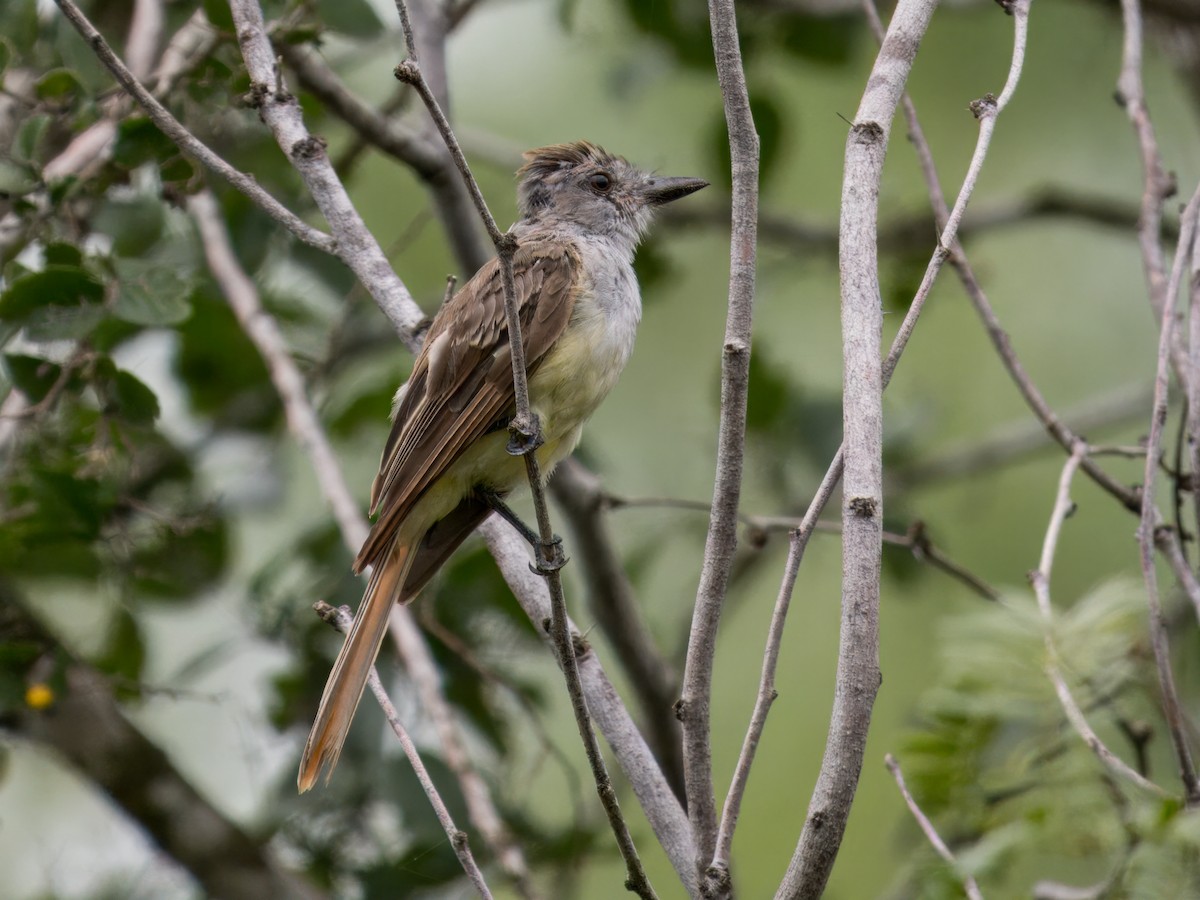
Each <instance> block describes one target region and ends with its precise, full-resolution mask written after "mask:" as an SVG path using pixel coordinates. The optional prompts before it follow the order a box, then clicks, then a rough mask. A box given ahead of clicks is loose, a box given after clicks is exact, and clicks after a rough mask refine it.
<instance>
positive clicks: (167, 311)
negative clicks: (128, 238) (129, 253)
mask: <svg viewBox="0 0 1200 900" xmlns="http://www.w3.org/2000/svg"><path fill="white" fill-rule="evenodd" d="M114 265H115V268H116V270H117V284H118V288H117V300H116V303H115V304H114V305H113V313H114V314H115V315H116V316H117V318H119V319H122V320H123V321H126V322H132V323H133V324H135V325H147V326H151V327H155V326H163V325H178V324H179V323H180V322H183V321H186V320H187V318H188V316H190V315H191V314H192V306H191V304H190V303H189V302H188V295H189V294H190V293H191V291H192V286H193V279H192V278H191V276H190V273H189V272H186V271H180V270H179V269H178V268H176V267H173V266H168V265H164V264H162V263H159V262H157V261H151V262H148V261H145V260H139V259H121V258H118V259H116V260H114Z"/></svg>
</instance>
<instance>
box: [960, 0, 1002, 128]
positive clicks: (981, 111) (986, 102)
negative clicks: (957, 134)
mask: <svg viewBox="0 0 1200 900" xmlns="http://www.w3.org/2000/svg"><path fill="white" fill-rule="evenodd" d="M998 2H999V0H998ZM1009 2H1010V4H1011V0H1009ZM1010 15H1011V13H1010ZM967 108H968V109H970V110H971V115H973V116H974V117H975V118H976V119H981V120H982V119H985V118H987V117H989V116H994V115H995V114H996V112H997V110H998V108H999V107H998V104H997V103H996V95H995V94H993V93H990V92H989V93H987V94H984V95H983V96H982V97H980V98H979V99H978V100H972V101H971V105H970V106H969V107H967Z"/></svg>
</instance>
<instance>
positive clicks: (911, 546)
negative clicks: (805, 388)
mask: <svg viewBox="0 0 1200 900" xmlns="http://www.w3.org/2000/svg"><path fill="white" fill-rule="evenodd" d="M1138 457H1139V458H1140V457H1141V450H1140V448H1139V452H1138ZM602 497H603V500H604V502H605V504H606V505H607V506H608V507H610V508H612V509H614V510H616V509H637V508H647V507H649V508H654V507H657V508H664V509H689V510H695V511H696V512H704V513H707V512H708V511H709V506H708V504H707V503H705V502H703V501H701V500H684V499H681V498H678V497H618V496H615V495H613V494H603V495H602ZM738 521H739V522H741V523H742V524H743V525H745V526H746V528H747V529H748V530H750V531H751V532H752V533H754V534H755V535H761V534H762V533H765V532H770V531H788V532H794V531H796V530H797V529H799V528H801V527H804V520H803V519H798V518H796V517H795V516H768V515H762V514H757V513H743V512H739V513H738ZM812 527H813V530H814V531H822V532H825V533H826V534H841V533H842V523H841V522H834V521H828V520H824V519H822V520H819V521H817V522H816V523H815V524H814V525H813V526H812ZM882 534H883V542H884V543H885V544H890V545H892V546H893V547H903V548H904V549H905V550H908V551H909V552H910V553H912V555H913V556H914V557H915V558H916V559H917V560H918V561H920V562H924V563H928V564H929V565H930V566H932V567H933V568H935V569H938V570H940V571H942V572H945V573H946V574H947V575H949V576H950V577H952V578H955V579H957V580H958V581H961V582H962V583H963V584H965V585H966V586H967V587H969V588H970V589H971V590H973V591H974V592H975V593H977V594H978V595H979V596H981V597H983V599H985V600H999V599H1000V592H999V591H998V590H996V589H995V588H994V587H992V586H991V585H989V584H988V583H987V582H986V581H984V580H983V579H982V578H980V577H979V576H978V575H975V574H973V573H972V572H971V571H969V570H968V569H966V568H965V567H964V566H961V565H959V564H958V563H956V562H954V561H953V560H951V559H950V558H949V557H947V556H946V554H945V553H943V552H942V551H941V550H940V549H939V548H938V547H937V546H936V545H935V544H934V543H933V541H932V540H930V538H929V533H928V531H927V530H926V527H925V523H924V522H922V521H920V520H918V521H915V522H913V523H912V525H910V526H909V528H908V531H907V532H906V533H904V534H901V533H900V532H897V531H887V530H886V529H885V530H884V531H883V533H882ZM754 540H755V538H754V537H752V538H751V542H752V543H754Z"/></svg>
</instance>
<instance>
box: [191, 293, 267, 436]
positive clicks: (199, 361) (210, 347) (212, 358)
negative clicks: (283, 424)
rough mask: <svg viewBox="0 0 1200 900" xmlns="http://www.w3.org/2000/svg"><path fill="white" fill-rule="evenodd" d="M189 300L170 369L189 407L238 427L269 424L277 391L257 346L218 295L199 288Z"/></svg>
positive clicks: (264, 426)
mask: <svg viewBox="0 0 1200 900" xmlns="http://www.w3.org/2000/svg"><path fill="white" fill-rule="evenodd" d="M191 302H192V315H191V317H190V318H189V319H188V320H187V321H186V322H183V323H182V324H180V325H179V335H180V345H179V352H178V354H177V355H176V357H175V369H176V372H177V374H178V375H179V377H180V380H181V381H182V382H183V384H184V386H185V387H186V388H187V391H188V396H189V398H190V400H191V404H192V408H193V409H194V410H195V411H196V412H199V413H204V414H209V415H214V416H221V417H222V418H223V419H224V420H225V421H226V423H227V424H230V425H235V426H237V427H240V428H251V429H262V428H266V427H270V426H271V425H272V424H273V423H274V422H276V421H277V416H278V413H279V397H278V394H276V393H275V391H274V389H273V388H272V387H271V383H270V379H269V378H268V377H267V369H266V366H264V365H263V362H262V357H261V356H260V355H259V353H258V350H257V349H256V348H255V347H254V344H252V343H251V342H250V339H249V338H248V337H246V333H245V332H244V331H242V328H241V326H240V325H239V324H238V322H237V319H236V318H235V317H234V315H233V313H232V312H231V311H230V309H229V307H228V306H227V305H226V304H225V303H224V302H223V301H222V300H218V299H217V298H215V297H213V296H211V295H210V294H208V293H207V292H202V291H198V292H195V293H193V294H192V297H191Z"/></svg>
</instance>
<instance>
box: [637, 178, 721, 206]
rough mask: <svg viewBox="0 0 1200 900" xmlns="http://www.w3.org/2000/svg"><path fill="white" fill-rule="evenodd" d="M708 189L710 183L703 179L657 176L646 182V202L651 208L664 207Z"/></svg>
mask: <svg viewBox="0 0 1200 900" xmlns="http://www.w3.org/2000/svg"><path fill="white" fill-rule="evenodd" d="M706 187H708V182H707V181H705V180H704V179H703V178H660V177H658V176H655V177H654V178H651V179H650V180H649V181H647V182H646V202H647V203H649V204H650V205H651V206H662V205H663V204H665V203H670V202H671V201H672V200H678V199H679V198H680V197H686V196H687V195H688V194H694V193H696V191H698V190H700V189H701V188H706Z"/></svg>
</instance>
